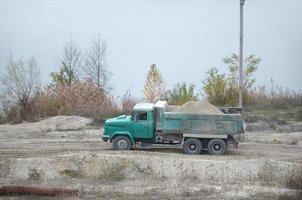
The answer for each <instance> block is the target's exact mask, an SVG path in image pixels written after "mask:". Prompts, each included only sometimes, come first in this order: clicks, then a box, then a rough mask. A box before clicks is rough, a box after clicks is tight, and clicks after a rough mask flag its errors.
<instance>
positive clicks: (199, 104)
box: [170, 101, 223, 114]
mask: <svg viewBox="0 0 302 200" xmlns="http://www.w3.org/2000/svg"><path fill="white" fill-rule="evenodd" d="M170 111H171V112H184V113H190V114H223V112H222V111H220V110H219V109H218V108H216V107H215V106H213V105H212V104H210V103H209V102H207V101H188V102H187V103H185V104H183V105H182V106H175V107H173V108H172V109H171V110H170Z"/></svg>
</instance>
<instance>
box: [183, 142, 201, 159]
mask: <svg viewBox="0 0 302 200" xmlns="http://www.w3.org/2000/svg"><path fill="white" fill-rule="evenodd" d="M201 150H202V143H201V141H200V139H197V138H188V139H186V140H185V142H184V144H183V151H184V153H185V154H189V155H196V154H200V152H201Z"/></svg>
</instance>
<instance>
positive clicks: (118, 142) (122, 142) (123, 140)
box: [113, 136, 132, 150]
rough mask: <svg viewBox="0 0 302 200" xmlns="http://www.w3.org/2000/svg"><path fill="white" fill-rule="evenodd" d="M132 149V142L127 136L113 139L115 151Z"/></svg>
mask: <svg viewBox="0 0 302 200" xmlns="http://www.w3.org/2000/svg"><path fill="white" fill-rule="evenodd" d="M131 147H132V145H131V142H130V140H129V138H128V137H127V136H116V137H115V138H114V139H113V149H114V150H130V149H131Z"/></svg>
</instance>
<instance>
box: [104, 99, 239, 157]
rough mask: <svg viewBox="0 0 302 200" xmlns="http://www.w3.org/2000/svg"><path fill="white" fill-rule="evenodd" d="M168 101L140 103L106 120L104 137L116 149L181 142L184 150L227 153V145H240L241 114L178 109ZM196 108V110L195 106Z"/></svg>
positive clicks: (185, 151)
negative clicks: (238, 136) (122, 113)
mask: <svg viewBox="0 0 302 200" xmlns="http://www.w3.org/2000/svg"><path fill="white" fill-rule="evenodd" d="M175 108H177V106H170V105H168V104H167V102H166V101H158V102H156V103H155V104H153V103H138V104H136V105H135V106H134V108H133V111H132V115H129V116H127V115H121V116H118V117H115V118H111V119H108V120H106V121H105V123H104V132H103V134H102V140H103V141H105V142H112V144H113V149H115V150H130V149H133V148H134V147H135V145H136V144H146V143H147V144H167V145H175V144H178V145H179V144H180V145H182V149H183V152H184V153H185V154H190V155H194V154H200V153H201V151H202V150H207V151H208V152H209V153H210V154H212V155H222V154H225V152H226V150H227V147H228V145H230V144H233V145H235V146H236V147H237V148H238V139H237V141H236V139H235V138H234V135H240V134H243V133H244V125H243V120H242V117H241V115H240V114H225V113H223V112H219V113H217V112H216V113H215V114H213V113H203V112H201V113H194V112H187V111H182V110H181V109H175ZM193 111H194V110H193Z"/></svg>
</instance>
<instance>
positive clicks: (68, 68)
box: [50, 40, 82, 86]
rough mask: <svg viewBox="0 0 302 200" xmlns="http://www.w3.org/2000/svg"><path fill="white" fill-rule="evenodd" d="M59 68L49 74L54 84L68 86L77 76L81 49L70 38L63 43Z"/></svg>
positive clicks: (80, 61) (80, 60) (80, 62)
mask: <svg viewBox="0 0 302 200" xmlns="http://www.w3.org/2000/svg"><path fill="white" fill-rule="evenodd" d="M60 64H61V68H60V71H59V72H52V73H51V74H50V75H51V77H52V79H53V82H54V83H55V84H60V85H67V86H70V85H71V83H72V82H73V81H74V80H75V79H76V77H77V70H78V69H79V68H80V67H81V64H82V59H81V50H80V49H79V48H78V47H77V46H76V45H75V44H74V42H73V41H72V40H69V41H68V42H66V43H65V45H64V47H63V54H62V56H61V59H60Z"/></svg>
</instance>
